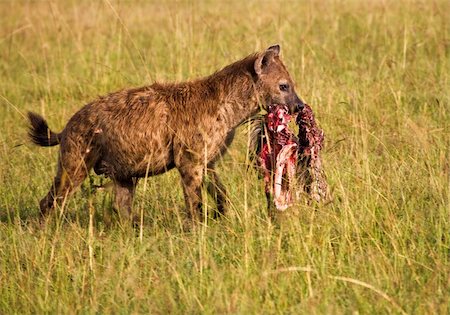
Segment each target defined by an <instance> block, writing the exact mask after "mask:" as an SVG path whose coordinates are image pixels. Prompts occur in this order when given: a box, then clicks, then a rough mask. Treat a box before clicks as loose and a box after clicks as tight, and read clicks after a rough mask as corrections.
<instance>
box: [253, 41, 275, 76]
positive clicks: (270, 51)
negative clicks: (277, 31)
mask: <svg viewBox="0 0 450 315" xmlns="http://www.w3.org/2000/svg"><path fill="white" fill-rule="evenodd" d="M279 54H280V45H273V46H270V47H269V48H267V50H266V51H264V52H263V53H261V54H260V55H259V56H258V58H256V61H255V72H256V74H257V75H260V74H261V73H262V72H263V71H264V68H266V67H267V66H268V65H269V64H270V63H271V62H272V61H273V59H274V58H275V57H277V56H278V55H279Z"/></svg>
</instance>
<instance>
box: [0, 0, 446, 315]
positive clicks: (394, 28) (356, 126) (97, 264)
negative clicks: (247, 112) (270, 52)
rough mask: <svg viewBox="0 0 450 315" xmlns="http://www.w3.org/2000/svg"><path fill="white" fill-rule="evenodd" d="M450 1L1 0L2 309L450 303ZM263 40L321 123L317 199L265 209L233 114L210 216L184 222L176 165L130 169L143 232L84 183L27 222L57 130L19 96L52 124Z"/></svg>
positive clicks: (324, 310) (368, 307)
mask: <svg viewBox="0 0 450 315" xmlns="http://www.w3.org/2000/svg"><path fill="white" fill-rule="evenodd" d="M448 12H450V3H449V2H448V1H445V0H442V1H389V0H388V1H352V0H348V1H331V0H330V1H298V2H295V1H273V2H272V1H235V0H232V1H207V0H201V1H198V2H197V1H195V2H194V1H189V2H184V1H182V2H175V1H167V2H166V1H111V2H110V1H108V0H104V1H87V0H86V1H75V0H67V1H51V2H50V1H21V0H19V1H13V0H10V1H1V2H0V13H1V20H0V77H1V82H0V131H1V132H0V180H1V185H0V219H1V220H0V313H2V314H7V313H38V314H39V313H153V314H167V313H176V314H186V313H187V314H196V313H206V314H216V313H220V314H221V313H227V314H228V313H233V314H262V313H264V314H279V313H283V314H310V313H316V314H350V313H355V314H357V313H359V314H377V313H381V314H383V313H410V314H424V313H428V314H448V313H449V312H450V302H449V300H450V277H449V275H450V241H449V235H450V222H449V221H450V207H449V196H450V188H449V187H450V185H449V176H450V174H449V172H450V171H449V168H450V166H449V163H450V158H449V157H450V152H449V151H450V150H449V147H450V117H449V115H450V95H449V91H450V82H449V81H450V58H449V57H450V34H449V32H450V23H449V15H448ZM273 43H280V44H281V46H282V54H283V59H284V61H285V63H286V65H287V67H288V69H289V70H290V72H291V74H292V76H293V78H294V79H295V81H296V82H297V91H298V92H299V94H300V95H301V96H302V97H303V99H305V100H306V101H307V102H308V103H309V104H311V105H312V107H313V109H314V111H315V112H316V116H317V119H318V120H319V123H320V125H321V127H322V128H323V129H324V130H325V133H326V148H325V151H324V153H323V158H324V164H325V170H326V173H327V175H328V180H329V184H330V186H331V188H332V191H333V201H332V202H331V203H330V204H327V205H322V206H320V205H313V206H307V205H298V206H297V207H295V208H293V209H291V210H290V211H289V213H288V214H286V215H285V216H282V217H280V220H279V222H276V223H271V222H270V221H269V220H268V217H267V213H266V209H265V198H264V193H263V187H262V183H261V181H259V180H258V179H257V174H256V173H255V171H254V170H252V169H247V166H246V164H245V162H246V156H247V147H246V143H247V136H246V133H245V127H242V128H240V130H239V136H238V137H237V139H236V140H235V142H234V143H233V145H232V147H231V148H230V150H229V154H228V155H227V156H226V157H225V158H224V159H223V160H222V162H221V163H220V167H219V171H220V173H221V174H222V177H223V180H224V182H225V184H226V186H227V187H228V189H229V191H230V198H231V204H232V207H231V209H230V211H229V215H228V216H227V217H226V218H225V219H223V220H221V221H218V222H213V221H208V222H207V225H204V226H201V227H200V228H199V229H197V230H196V231H194V232H192V233H181V232H180V220H181V218H182V207H183V198H182V193H181V188H180V185H179V178H178V174H177V172H170V173H167V174H164V175H162V176H158V177H154V178H149V179H148V180H147V183H146V184H145V185H144V183H143V182H142V183H141V184H140V186H139V191H138V196H137V198H136V201H135V210H136V211H142V213H143V214H144V220H145V223H144V226H143V227H142V228H143V229H142V232H143V233H142V235H139V231H134V230H131V229H128V228H121V227H120V226H119V225H117V224H113V225H112V226H110V227H108V226H107V225H106V224H105V222H106V219H107V214H108V212H109V209H110V198H111V197H110V195H109V193H107V192H97V193H96V195H95V196H89V195H90V194H89V189H88V185H85V187H84V188H83V189H81V190H79V191H78V193H77V194H76V195H75V196H74V198H71V199H70V200H68V201H67V203H66V205H65V207H64V208H63V209H62V210H61V209H60V210H59V211H58V213H57V214H55V216H54V218H53V220H52V222H50V223H49V224H48V225H46V226H41V225H40V224H39V222H38V201H39V200H40V199H41V198H42V197H43V196H44V194H45V193H46V191H47V190H48V188H49V187H50V183H51V179H52V177H53V176H54V173H55V165H56V157H57V152H58V149H57V148H49V149H46V148H38V147H34V146H32V145H30V144H29V143H28V141H27V139H26V128H27V127H26V119H25V117H24V115H25V114H26V111H27V110H33V111H36V112H39V113H41V114H43V115H44V116H45V117H46V118H48V121H49V124H50V126H51V127H52V128H53V129H55V130H61V129H62V128H63V126H64V124H65V123H66V122H67V120H68V119H69V118H70V117H71V115H73V114H74V113H75V112H76V111H77V109H79V108H80V107H81V106H82V105H83V104H85V103H87V102H89V101H90V100H92V99H93V98H95V97H96V96H98V95H102V94H105V93H108V92H111V91H114V90H117V89H120V88H123V87H132V86H140V85H145V84H149V83H151V82H153V81H155V80H158V81H169V80H170V81H172V80H178V81H180V80H185V79H189V78H195V77H198V76H204V75H207V74H210V73H212V72H213V71H215V70H217V69H218V68H221V67H223V66H225V65H227V64H228V63H231V62H233V61H235V60H237V59H240V58H242V57H244V56H245V55H247V54H250V53H252V52H254V51H257V50H261V49H264V48H266V47H267V46H269V45H271V44H273ZM92 180H95V181H97V182H98V181H100V179H98V178H95V179H94V178H93V179H92ZM144 186H145V187H144ZM88 201H89V202H88ZM206 201H207V209H208V210H209V211H211V210H212V209H213V206H214V205H213V204H212V202H211V200H208V199H206ZM90 210H95V213H93V215H92V219H93V220H90ZM113 222H115V221H114V219H113Z"/></svg>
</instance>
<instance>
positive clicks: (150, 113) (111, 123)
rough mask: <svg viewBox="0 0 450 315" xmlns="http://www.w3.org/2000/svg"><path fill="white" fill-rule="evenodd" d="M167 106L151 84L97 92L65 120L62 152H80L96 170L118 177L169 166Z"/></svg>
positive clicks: (170, 142) (170, 138)
mask: <svg viewBox="0 0 450 315" xmlns="http://www.w3.org/2000/svg"><path fill="white" fill-rule="evenodd" d="M169 107H170V105H169V104H168V103H167V102H165V101H164V100H163V98H162V97H161V96H159V95H157V93H156V92H155V91H154V90H153V89H152V88H151V87H143V88H139V89H132V90H124V91H119V92H116V93H112V94H109V95H108V96H105V97H102V98H100V99H98V100H96V101H94V102H92V103H90V104H88V105H86V106H85V107H83V108H82V109H81V110H80V111H79V112H77V113H76V114H75V115H74V116H73V117H72V118H71V119H70V120H69V122H68V123H67V125H66V128H65V129H64V131H63V132H62V134H61V151H66V152H62V154H61V156H66V159H72V158H75V157H74V156H72V155H74V154H81V155H85V158H84V159H85V160H86V161H87V162H88V163H89V164H92V165H93V166H94V170H95V172H96V173H98V174H105V175H107V176H109V177H112V178H115V179H119V180H120V179H121V178H127V179H128V178H131V177H143V176H145V175H146V174H148V175H152V174H158V173H161V172H164V171H166V170H169V169H171V168H173V166H174V165H173V132H171V128H170V126H169V119H168V116H169V112H170V108H169ZM67 151H68V152H67ZM62 162H63V164H64V161H62ZM63 166H64V165H63Z"/></svg>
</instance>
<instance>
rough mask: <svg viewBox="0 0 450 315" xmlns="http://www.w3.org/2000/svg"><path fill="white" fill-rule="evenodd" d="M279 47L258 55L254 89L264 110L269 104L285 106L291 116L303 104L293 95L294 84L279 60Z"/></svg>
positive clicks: (271, 47) (273, 47) (295, 94)
mask: <svg viewBox="0 0 450 315" xmlns="http://www.w3.org/2000/svg"><path fill="white" fill-rule="evenodd" d="M279 55H280V46H279V45H274V46H270V47H269V48H267V50H266V51H264V52H262V53H260V54H259V55H258V57H257V58H256V61H255V66H254V67H255V72H256V75H257V81H256V89H257V92H258V94H259V98H260V102H261V103H262V104H261V105H262V106H263V108H264V109H267V107H268V106H269V105H271V104H279V105H286V106H287V107H288V108H289V111H290V113H291V114H293V113H297V112H298V111H300V110H301V109H302V108H303V106H304V103H303V101H302V100H301V99H300V98H299V97H298V95H297V93H295V89H294V82H293V81H292V78H291V76H290V75H289V72H288V71H287V70H286V67H285V66H284V64H283V62H282V61H281V60H280V57H279Z"/></svg>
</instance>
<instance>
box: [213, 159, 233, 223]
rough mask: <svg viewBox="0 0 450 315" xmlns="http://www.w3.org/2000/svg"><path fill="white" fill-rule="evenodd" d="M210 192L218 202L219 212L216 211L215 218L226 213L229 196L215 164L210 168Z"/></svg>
mask: <svg viewBox="0 0 450 315" xmlns="http://www.w3.org/2000/svg"><path fill="white" fill-rule="evenodd" d="M208 177H209V182H208V193H209V194H210V195H211V197H213V199H214V200H215V201H216V203H217V212H214V218H218V217H220V216H222V215H225V212H226V210H227V208H228V198H227V191H226V188H225V186H224V185H223V183H222V181H221V180H220V178H219V175H218V174H217V172H216V170H215V168H214V165H211V166H209V168H208Z"/></svg>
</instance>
